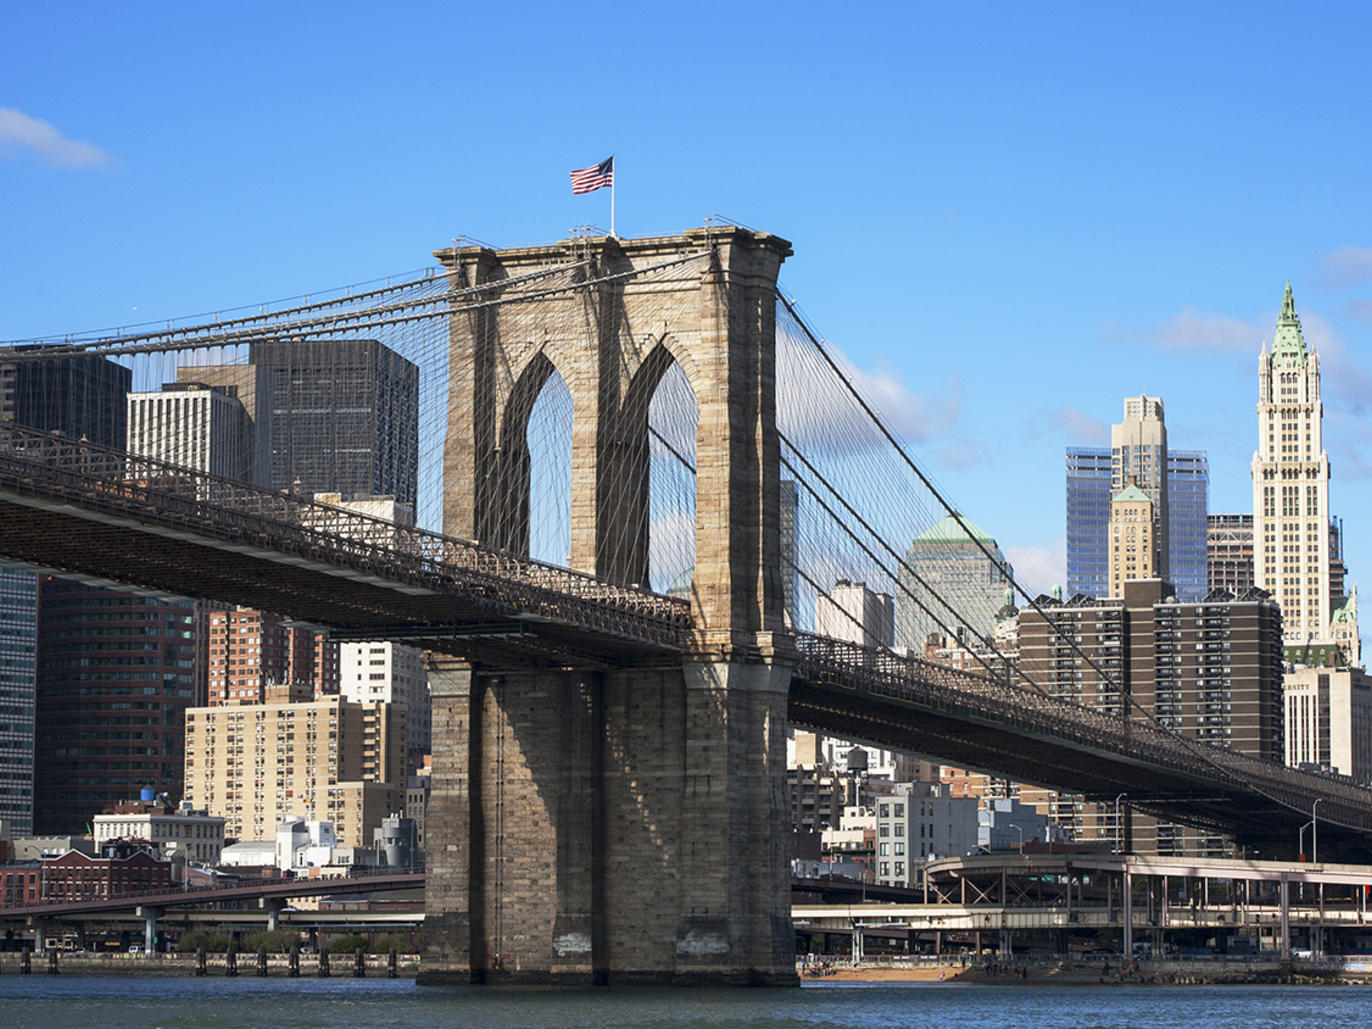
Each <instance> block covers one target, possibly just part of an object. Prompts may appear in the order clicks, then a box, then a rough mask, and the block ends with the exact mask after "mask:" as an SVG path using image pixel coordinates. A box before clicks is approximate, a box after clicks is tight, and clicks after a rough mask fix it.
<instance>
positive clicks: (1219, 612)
mask: <svg viewBox="0 0 1372 1029" xmlns="http://www.w3.org/2000/svg"><path fill="white" fill-rule="evenodd" d="M1040 609H1041V612H1040V611H1034V610H1025V611H1023V612H1021V614H1020V640H1019V645H1020V663H1021V668H1022V669H1023V671H1024V673H1025V674H1026V675H1027V676H1029V677H1030V678H1031V679H1032V680H1033V681H1034V682H1035V683H1037V684H1039V685H1040V686H1041V687H1042V688H1043V689H1045V690H1047V691H1048V692H1050V693H1052V694H1055V695H1057V696H1063V697H1067V698H1069V699H1072V700H1075V701H1077V702H1078V703H1081V704H1085V705H1087V706H1088V707H1093V708H1095V709H1096V710H1098V711H1102V712H1104V713H1106V714H1110V715H1114V716H1116V717H1124V716H1128V717H1135V718H1142V717H1152V718H1153V719H1155V720H1156V721H1157V722H1158V724H1160V725H1162V726H1164V727H1166V728H1169V729H1171V730H1173V731H1175V732H1178V733H1181V734H1182V735H1184V736H1189V737H1191V738H1193V739H1198V740H1204V741H1206V742H1208V743H1213V744H1216V745H1219V746H1227V747H1231V748H1233V749H1234V750H1238V751H1241V752H1242V753H1246V754H1250V755H1252V756H1254V757H1260V758H1264V759H1266V760H1271V761H1281V760H1283V759H1284V757H1285V747H1286V742H1285V730H1284V721H1285V718H1284V708H1283V699H1282V669H1283V654H1282V645H1281V611H1280V609H1279V608H1278V607H1277V605H1276V603H1275V602H1274V601H1273V600H1272V599H1271V598H1269V597H1268V596H1267V595H1266V594H1264V593H1262V592H1260V591H1257V590H1254V591H1250V592H1249V593H1247V594H1245V595H1243V596H1241V597H1237V598H1236V597H1234V596H1233V595H1232V594H1230V593H1228V592H1227V591H1215V592H1214V593H1211V594H1209V595H1207V596H1206V597H1205V598H1204V599H1203V600H1202V601H1200V602H1194V603H1185V602H1182V601H1180V600H1178V599H1177V598H1176V596H1175V594H1174V593H1173V592H1172V590H1171V587H1170V586H1169V585H1168V584H1166V583H1164V582H1162V581H1161V580H1158V579H1151V580H1149V579H1141V580H1136V581H1134V582H1128V583H1125V586H1124V596H1123V597H1122V598H1114V599H1110V600H1099V601H1097V600H1090V599H1088V598H1082V597H1077V598H1074V599H1073V600H1070V601H1068V602H1066V603H1063V602H1061V601H1048V602H1047V603H1044V602H1043V601H1042V600H1041V601H1040ZM1022 799H1023V798H1022ZM1064 799H1066V798H1064ZM1120 818H1121V813H1120V812H1119V811H1118V810H1116V809H1114V808H1111V807H1110V806H1109V805H1100V804H1083V803H1082V802H1081V800H1080V798H1074V799H1072V808H1071V809H1070V810H1068V811H1060V812H1059V813H1058V817H1057V819H1056V820H1057V821H1058V822H1059V824H1061V825H1062V826H1063V827H1064V828H1068V829H1070V831H1071V832H1072V833H1074V834H1075V835H1076V836H1077V837H1078V838H1080V839H1086V840H1090V839H1095V840H1098V841H1100V840H1108V841H1111V842H1113V843H1115V844H1116V845H1122V844H1123V841H1124V838H1125V833H1124V831H1123V829H1122V827H1121V822H1120ZM1133 847H1134V849H1135V850H1138V851H1140V852H1144V853H1147V852H1156V853H1164V854H1207V855H1215V854H1220V853H1222V852H1223V849H1224V841H1223V839H1222V838H1220V837H1217V836H1208V835H1204V834H1199V833H1197V832H1195V831H1194V830H1189V829H1186V828H1184V827H1181V826H1176V825H1171V824H1168V823H1165V822H1157V821H1155V820H1153V819H1150V818H1143V819H1139V820H1137V822H1136V824H1135V828H1134V832H1133Z"/></svg>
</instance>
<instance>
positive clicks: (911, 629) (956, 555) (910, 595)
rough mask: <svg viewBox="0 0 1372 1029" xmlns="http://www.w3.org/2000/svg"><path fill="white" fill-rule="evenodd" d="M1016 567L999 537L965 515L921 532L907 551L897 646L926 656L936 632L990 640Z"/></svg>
mask: <svg viewBox="0 0 1372 1029" xmlns="http://www.w3.org/2000/svg"><path fill="white" fill-rule="evenodd" d="M1013 582H1014V569H1013V568H1011V566H1010V563H1009V562H1008V561H1006V560H1005V555H1004V554H1003V553H1001V550H1000V547H999V546H998V545H997V543H996V541H995V540H994V539H993V538H992V537H991V536H990V534H988V533H987V532H985V531H984V530H982V529H981V528H979V527H977V526H976V525H975V524H973V522H972V521H971V520H970V519H968V518H966V517H964V516H963V515H961V514H953V515H949V516H948V517H946V518H943V519H941V520H940V521H938V522H936V523H935V524H934V525H932V526H931V527H930V528H928V529H926V530H925V531H924V532H922V533H920V535H918V536H916V537H915V539H914V541H913V542H912V543H911V544H910V547H909V549H908V550H906V552H905V564H904V566H903V567H902V568H901V573H900V588H901V596H900V601H899V603H898V604H897V605H896V645H897V646H898V647H903V648H905V649H906V650H907V651H908V652H909V653H912V654H922V653H923V652H924V645H925V643H926V642H927V641H928V639H929V637H930V636H934V635H937V636H950V637H955V638H957V639H958V640H959V641H961V642H965V643H968V644H970V643H971V642H973V641H976V640H989V639H990V638H991V637H992V636H993V635H994V634H995V629H996V614H997V612H998V611H999V610H1000V609H1001V607H1002V606H1003V605H1004V601H1005V589H1006V587H1007V586H1011V585H1012V584H1013Z"/></svg>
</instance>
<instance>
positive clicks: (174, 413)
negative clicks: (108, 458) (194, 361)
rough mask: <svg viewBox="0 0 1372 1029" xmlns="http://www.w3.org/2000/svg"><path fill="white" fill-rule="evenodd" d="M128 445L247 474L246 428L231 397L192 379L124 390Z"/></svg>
mask: <svg viewBox="0 0 1372 1029" xmlns="http://www.w3.org/2000/svg"><path fill="white" fill-rule="evenodd" d="M128 451H129V453H130V454H138V455H140V456H142V457H150V458H153V459H154V460H157V461H166V462H168V463H170V464H176V465H181V466H183V467H185V468H194V469H195V470H197V471H201V472H208V473H209V474H211V475H219V476H223V477H224V478H227V479H240V480H247V479H248V478H249V476H250V474H251V468H252V428H251V425H250V424H249V422H248V415H247V412H246V411H245V410H244V409H243V405H242V404H241V403H240V402H239V401H238V399H237V398H236V397H231V396H229V395H228V393H226V392H225V391H224V390H223V389H220V388H216V387H213V386H207V385H205V384H204V383H198V382H173V383H167V384H166V385H164V386H163V387H162V389H161V391H160V392H148V393H130V394H129V398H128Z"/></svg>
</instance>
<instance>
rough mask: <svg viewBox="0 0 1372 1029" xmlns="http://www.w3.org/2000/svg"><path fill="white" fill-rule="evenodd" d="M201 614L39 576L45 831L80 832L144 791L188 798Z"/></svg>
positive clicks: (39, 738) (39, 816) (38, 778)
mask: <svg viewBox="0 0 1372 1029" xmlns="http://www.w3.org/2000/svg"><path fill="white" fill-rule="evenodd" d="M198 617H199V615H198V608H197V605H196V603H195V602H194V601H190V600H170V599H166V598H163V597H157V596H149V595H145V594H141V593H127V592H120V591H117V590H107V589H99V588H96V587H92V586H86V585H83V584H82V583H78V582H72V581H69V580H66V579H57V578H50V577H48V576H43V577H41V578H40V580H39V587H38V660H37V682H38V688H37V693H38V695H37V705H36V714H35V726H36V730H35V736H36V743H35V765H36V769H37V774H36V775H35V780H34V819H33V821H34V829H35V831H37V832H39V833H64V832H79V831H81V830H82V829H83V828H84V827H85V825H86V824H87V823H88V822H89V821H90V819H91V816H92V815H94V814H97V813H99V812H101V811H104V810H105V809H106V808H108V807H111V806H113V805H114V804H116V803H118V802H119V801H120V800H122V799H124V798H125V797H130V796H138V794H139V791H140V790H141V789H143V788H152V789H155V790H157V791H158V792H159V793H160V792H165V793H167V794H168V795H170V796H178V795H179V794H180V792H181V786H182V777H183V765H182V725H183V714H184V712H185V710H186V708H188V707H190V706H192V705H193V704H195V703H196V702H197V700H198V699H199V697H198V695H197V693H198V690H197V686H198V684H199V683H200V682H201V681H203V679H202V668H201V667H200V666H201V664H202V652H201V650H200V647H199V645H198V641H197V639H196V628H197V621H198Z"/></svg>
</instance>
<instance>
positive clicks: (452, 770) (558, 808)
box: [420, 662, 795, 983]
mask: <svg viewBox="0 0 1372 1029" xmlns="http://www.w3.org/2000/svg"><path fill="white" fill-rule="evenodd" d="M788 683H789V670H787V669H785V668H781V667H778V666H772V665H765V664H742V663H713V662H700V663H689V664H686V665H684V666H678V667H669V668H657V669H647V668H643V669H633V670H625V671H614V672H571V671H556V672H518V673H507V674H505V675H481V674H476V673H474V672H473V671H472V670H471V669H470V668H466V667H464V666H460V665H453V666H450V667H447V668H436V669H433V670H431V673H430V687H431V689H432V692H433V703H434V719H435V722H434V724H435V729H436V731H435V733H434V747H435V762H434V766H435V771H434V784H433V791H432V795H431V800H430V808H429V813H428V820H429V827H430V831H429V832H428V833H427V834H426V835H428V836H429V839H430V840H433V841H436V845H431V847H430V849H429V854H428V869H429V875H428V884H427V887H426V897H425V908H426V916H425V929H424V935H425V940H426V946H425V961H424V965H425V967H424V970H423V972H422V973H421V977H420V978H421V981H423V982H453V981H461V982H491V983H493V982H573V983H576V982H580V983H612V982H613V983H637V982H648V983H687V982H734V983H763V982H767V983H776V982H794V981H795V972H794V929H793V927H792V925H791V922H790V918H789V879H788V868H787V859H788V856H789V855H788V854H787V853H786V851H787V847H786V839H787V835H786V832H785V829H786V825H785V816H786V811H785V806H784V804H783V800H784V797H783V792H782V790H783V787H784V775H785V751H784V747H785V740H784V726H785V704H786V689H787V685H788ZM440 751H441V752H440ZM445 771H446V772H448V773H449V774H447V775H444V774H443V773H444V772H445Z"/></svg>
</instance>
